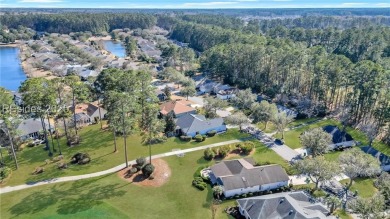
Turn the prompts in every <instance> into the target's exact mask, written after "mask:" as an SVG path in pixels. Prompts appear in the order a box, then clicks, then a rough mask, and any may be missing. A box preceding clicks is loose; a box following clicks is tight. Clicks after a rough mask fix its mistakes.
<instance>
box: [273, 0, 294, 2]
mask: <svg viewBox="0 0 390 219" xmlns="http://www.w3.org/2000/svg"><path fill="white" fill-rule="evenodd" d="M272 1H274V2H291V1H292V0H272Z"/></svg>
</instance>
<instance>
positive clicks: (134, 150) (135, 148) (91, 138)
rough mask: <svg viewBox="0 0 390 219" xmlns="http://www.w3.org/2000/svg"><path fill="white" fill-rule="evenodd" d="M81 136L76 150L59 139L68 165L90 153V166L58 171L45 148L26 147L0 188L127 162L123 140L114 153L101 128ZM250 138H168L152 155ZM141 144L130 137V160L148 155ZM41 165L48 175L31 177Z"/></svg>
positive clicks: (231, 132)
mask: <svg viewBox="0 0 390 219" xmlns="http://www.w3.org/2000/svg"><path fill="white" fill-rule="evenodd" d="M80 136H81V138H82V143H81V144H80V145H77V146H74V147H68V146H66V144H65V138H62V139H61V140H60V142H61V148H62V153H63V155H64V159H65V161H66V162H69V160H70V158H71V157H72V156H73V155H74V154H75V153H77V152H87V153H88V154H89V155H90V156H91V159H92V161H91V163H90V164H88V165H84V166H80V165H70V166H69V167H68V169H66V170H58V169H57V164H56V163H50V164H47V165H46V164H45V160H46V159H49V157H48V155H47V151H45V150H43V148H44V146H43V145H40V146H37V147H33V148H25V149H24V150H23V151H21V152H18V161H19V169H18V170H14V171H13V173H12V177H10V179H8V180H7V182H6V183H5V184H4V183H3V184H2V185H1V186H4V185H18V184H23V183H28V182H35V181H39V180H44V179H50V178H54V177H61V176H70V175H81V174H86V173H92V172H97V171H102V170H106V169H109V168H112V167H114V166H116V165H119V164H121V163H124V162H125V158H124V143H123V138H121V137H118V138H117V144H118V150H119V151H118V152H117V153H113V150H114V141H113V136H112V133H111V132H108V131H102V130H100V125H92V126H88V127H85V128H83V129H82V130H81V131H80ZM247 136H248V135H247V134H242V133H240V132H239V131H238V130H236V129H231V130H229V131H228V132H227V133H225V134H221V135H216V136H214V137H212V138H207V139H206V141H204V142H194V141H193V142H182V141H180V140H179V139H178V138H169V139H168V141H166V142H164V143H162V144H156V145H153V146H152V153H153V154H160V153H164V152H168V151H171V150H172V149H176V148H180V149H186V148H191V147H197V146H201V145H206V144H212V143H216V142H222V141H228V140H232V139H238V138H243V137H247ZM141 142H142V139H141V136H140V135H139V134H135V135H131V136H129V137H128V138H127V145H128V158H129V160H132V159H135V158H137V157H139V156H147V155H148V147H147V146H144V145H143V144H142V143H141ZM56 156H58V152H57V153H56ZM6 162H7V163H9V165H10V166H11V167H13V162H12V160H10V158H9V157H8V156H7V157H6ZM38 166H43V167H44V168H45V172H44V173H42V174H39V175H32V174H31V173H32V172H33V171H34V170H35V168H36V167H38Z"/></svg>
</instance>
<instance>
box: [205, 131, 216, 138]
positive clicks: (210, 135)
mask: <svg viewBox="0 0 390 219" xmlns="http://www.w3.org/2000/svg"><path fill="white" fill-rule="evenodd" d="M216 134H217V131H216V130H211V131H209V132H207V136H209V137H213V136H215V135H216Z"/></svg>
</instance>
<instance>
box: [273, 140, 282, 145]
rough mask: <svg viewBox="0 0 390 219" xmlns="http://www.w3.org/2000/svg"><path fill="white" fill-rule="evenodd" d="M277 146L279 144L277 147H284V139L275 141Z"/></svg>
mask: <svg viewBox="0 0 390 219" xmlns="http://www.w3.org/2000/svg"><path fill="white" fill-rule="evenodd" d="M274 142H275V144H277V145H284V141H283V140H282V139H278V138H277V139H275V141H274Z"/></svg>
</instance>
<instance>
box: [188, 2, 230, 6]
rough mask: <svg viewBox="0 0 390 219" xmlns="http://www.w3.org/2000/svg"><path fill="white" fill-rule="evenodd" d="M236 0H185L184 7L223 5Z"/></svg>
mask: <svg viewBox="0 0 390 219" xmlns="http://www.w3.org/2000/svg"><path fill="white" fill-rule="evenodd" d="M237 3H238V2H187V3H184V4H183V6H184V7H209V6H224V5H233V4H237Z"/></svg>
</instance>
